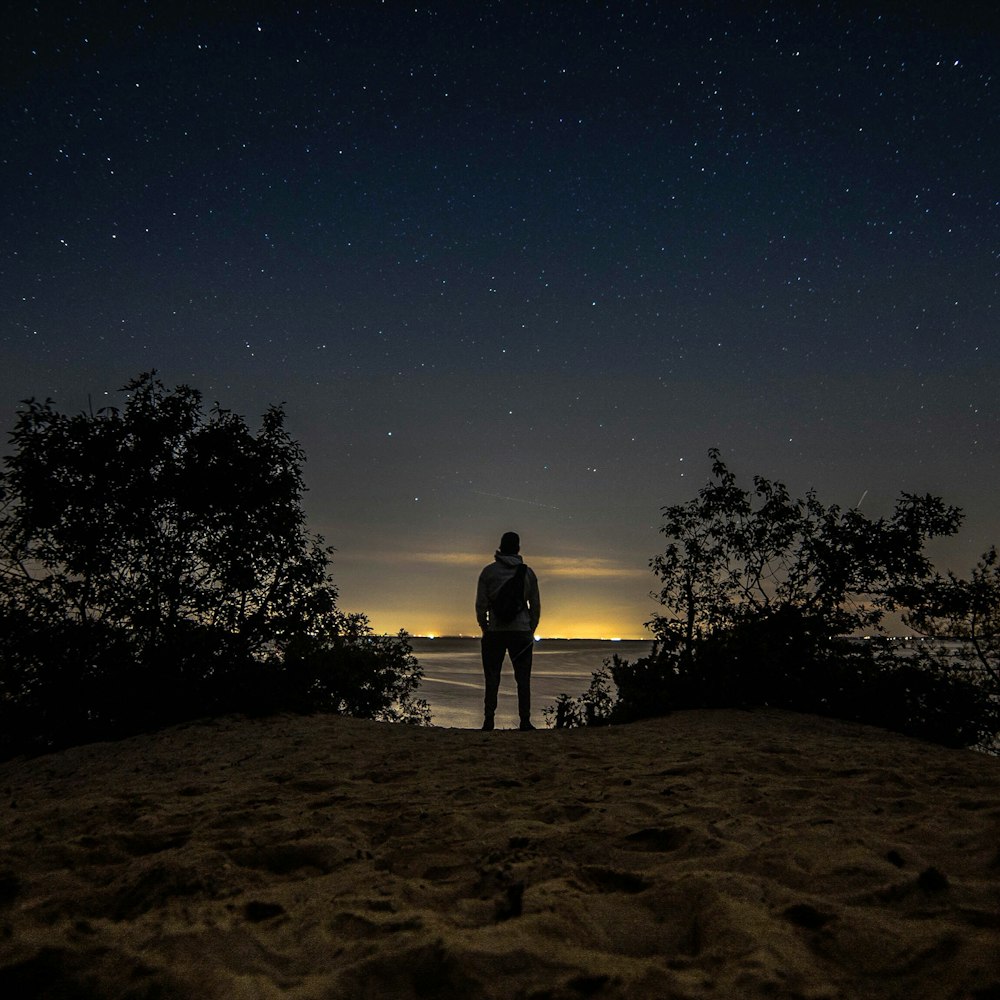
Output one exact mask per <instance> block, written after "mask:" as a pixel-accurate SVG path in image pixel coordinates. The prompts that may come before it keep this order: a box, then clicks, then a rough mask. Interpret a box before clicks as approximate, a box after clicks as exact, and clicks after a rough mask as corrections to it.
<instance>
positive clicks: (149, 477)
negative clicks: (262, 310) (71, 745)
mask: <svg viewBox="0 0 1000 1000" xmlns="http://www.w3.org/2000/svg"><path fill="white" fill-rule="evenodd" d="M123 391H124V392H125V393H126V401H125V404H124V407H123V408H122V409H120V410H119V409H117V408H107V409H103V410H101V411H99V412H98V413H96V414H94V413H81V414H76V415H67V414H64V413H61V412H59V411H58V410H57V409H56V408H55V406H54V404H53V403H52V402H51V401H46V402H44V403H41V402H38V401H36V400H28V401H26V403H25V404H24V408H23V409H22V411H21V412H20V413H19V416H18V419H17V422H16V424H15V427H14V430H13V432H12V433H11V435H10V438H11V444H12V446H13V453H12V454H10V455H8V456H6V458H5V460H4V469H3V471H2V472H0V623H2V625H3V628H2V634H0V720H2V723H0V725H2V729H3V732H4V734H5V736H4V737H3V738H4V739H5V741H6V742H7V744H8V748H7V749H8V751H11V750H14V749H17V748H20V747H23V746H26V745H28V744H31V743H37V744H38V745H39V746H42V747H44V746H48V745H58V744H65V743H68V742H75V741H78V740H80V739H86V738H96V737H99V736H108V735H117V734H120V733H123V732H128V731H135V730H138V729H144V728H148V727H150V726H153V725H159V724H163V723H165V722H170V721H175V720H176V719H179V718H190V717H193V716H197V715H205V714H210V713H215V712H221V711H233V710H264V709H268V710H274V709H277V710H280V709H282V708H285V707H296V708H299V709H302V710H312V709H317V708H322V709H325V710H330V711H343V712H350V713H352V714H359V715H365V716H367V717H370V718H382V719H400V720H407V721H420V720H422V719H426V717H427V710H426V705H425V704H424V703H422V702H416V701H414V700H413V697H412V696H413V693H414V691H415V690H416V687H417V685H418V684H419V680H420V673H419V670H418V668H417V665H416V661H415V660H414V658H413V657H412V656H411V655H410V650H409V646H408V645H407V644H406V641H405V638H404V637H402V636H399V637H395V638H390V639H386V638H383V637H377V636H373V635H372V634H371V630H370V629H369V627H368V625H367V621H366V620H365V619H364V617H363V616H360V615H345V614H344V613H342V612H340V611H339V609H338V607H337V590H336V587H335V586H334V584H333V582H332V579H331V577H330V575H329V572H328V567H329V559H330V555H331V553H332V549H329V548H327V547H325V546H324V545H323V540H322V539H321V538H320V537H318V536H314V535H312V534H310V532H309V531H308V530H307V527H306V523H305V514H304V511H303V508H302V503H301V499H302V493H303V490H304V488H305V487H304V483H303V479H302V463H303V460H304V456H303V453H302V449H301V447H300V446H299V445H298V444H297V443H296V442H295V441H294V440H292V438H291V437H290V436H289V435H288V433H287V431H286V430H285V427H284V414H283V412H282V410H281V409H280V408H278V407H272V408H270V409H268V411H267V412H266V413H265V414H264V417H263V418H262V421H261V426H260V429H259V430H258V431H257V432H256V433H254V432H253V431H252V430H251V429H250V427H249V426H248V425H247V423H246V421H245V420H244V419H243V418H242V417H240V416H237V415H235V414H233V413H232V412H230V411H228V410H224V409H222V408H220V407H219V406H218V405H216V406H215V407H213V408H212V409H211V411H210V412H209V413H208V414H207V415H206V414H205V413H204V410H203V408H202V402H201V396H200V394H199V393H198V392H197V391H196V390H194V389H191V388H189V387H187V386H179V387H177V388H176V389H174V390H173V391H167V390H166V389H165V388H164V386H163V385H162V383H161V382H160V381H159V380H157V379H156V378H155V377H154V374H153V373H148V374H144V375H140V376H139V377H138V378H136V379H134V380H132V381H131V382H130V383H129V384H128V385H127V386H126V387H125V389H124V390H123ZM306 663H308V664H309V667H308V669H306V668H305V667H304V666H303V664H306Z"/></svg>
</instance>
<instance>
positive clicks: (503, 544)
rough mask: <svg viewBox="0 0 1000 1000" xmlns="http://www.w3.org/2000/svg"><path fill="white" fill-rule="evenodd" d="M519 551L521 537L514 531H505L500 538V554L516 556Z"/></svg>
mask: <svg viewBox="0 0 1000 1000" xmlns="http://www.w3.org/2000/svg"><path fill="white" fill-rule="evenodd" d="M520 551H521V539H520V537H519V536H518V533H517V532H516V531H505V532H504V533H503V536H502V537H501V539H500V555H502V556H516V555H517V554H518V552H520Z"/></svg>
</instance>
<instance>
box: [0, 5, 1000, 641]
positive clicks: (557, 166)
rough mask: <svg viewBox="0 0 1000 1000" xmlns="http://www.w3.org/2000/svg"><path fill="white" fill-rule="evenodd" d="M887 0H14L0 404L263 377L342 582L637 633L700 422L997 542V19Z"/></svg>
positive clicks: (715, 439)
mask: <svg viewBox="0 0 1000 1000" xmlns="http://www.w3.org/2000/svg"><path fill="white" fill-rule="evenodd" d="M949 6H951V5H949V4H945V3H941V4H926V3H925V4H921V3H909V4H903V3H890V4H862V3H833V2H820V3H815V2H814V3H801V4H799V3H784V4H782V3H770V4H761V3H753V2H749V3H705V4H695V3H669V4H668V3H662V4H658V3H649V4H644V3H627V2H609V3H583V2H577V3H572V2H558V3H541V2H539V3H532V4H528V3H511V2H495V3H490V2H482V0H480V2H475V3H472V2H468V3H430V4H425V3H416V2H413V3H409V4H403V3H376V2H371V3H362V2H343V3H329V4H320V3H310V4H306V5H303V6H301V7H299V8H298V9H296V6H295V4H292V3H289V4H270V5H255V4H253V3H241V4H218V3H209V2H206V3H201V4H197V5H194V4H192V5H184V4H178V3H176V2H175V3H168V2H162V0H150V2H146V3H143V2H125V3H112V2H108V3H97V2H93V3H88V2H82V3H69V2H66V0H63V2H58V3H51V4H42V3H39V4H37V7H38V8H39V9H37V10H36V5H32V4H21V3H15V4H14V5H13V7H14V10H13V11H12V12H8V14H7V17H6V19H5V24H4V25H3V27H2V29H0V33H2V34H0V38H2V43H0V44H2V54H3V58H2V59H0V305H2V312H0V345H2V352H3V364H2V366H0V416H2V418H3V427H4V429H5V430H7V429H10V427H12V425H13V421H14V415H15V410H16V406H17V402H18V400H21V399H23V398H26V397H29V396H36V397H41V398H44V397H47V396H48V397H52V398H54V399H55V400H56V402H57V404H58V405H59V406H60V407H61V408H62V409H65V410H69V411H78V410H81V409H84V408H85V407H86V406H87V405H88V397H89V398H90V399H91V400H92V401H93V405H94V406H95V407H96V406H98V405H104V404H106V403H110V402H115V401H117V400H116V399H115V396H116V390H117V389H118V388H119V387H120V386H121V385H122V384H123V383H124V382H125V381H126V380H127V379H128V378H130V377H131V376H134V375H136V374H138V373H139V372H140V371H145V370H149V369H156V370H157V371H158V372H159V374H160V377H161V378H162V379H163V380H164V381H165V382H166V383H167V384H168V385H174V384H177V383H179V382H184V383H187V384H190V385H192V386H194V387H196V388H198V389H200V390H201V391H202V392H203V393H204V396H205V399H206V403H207V404H211V403H212V402H214V401H216V400H218V401H219V402H220V403H222V405H223V406H225V407H227V408H230V409H234V410H236V411H238V412H240V413H244V414H245V415H247V417H248V418H249V419H250V420H251V422H252V423H256V420H257V417H258V416H259V414H260V413H261V412H262V411H263V410H264V409H265V408H266V406H267V405H268V404H270V403H284V404H285V409H286V412H287V415H288V425H289V429H290V431H291V433H292V434H293V435H294V436H295V437H296V438H297V439H298V440H299V441H301V442H302V444H303V445H304V447H305V449H306V453H307V456H308V462H307V466H306V470H305V474H306V481H307V484H308V485H309V487H310V491H309V493H308V494H307V498H306V503H307V508H308V511H309V514H310V519H311V524H312V526H313V528H314V529H315V530H317V531H319V532H321V533H322V534H323V535H324V536H325V537H326V539H327V541H328V542H329V543H331V544H332V545H334V546H335V547H336V549H337V553H336V556H335V558H334V576H335V579H336V581H337V582H338V584H339V586H340V589H341V601H342V605H343V606H344V608H345V609H347V610H362V611H365V612H367V613H368V614H369V615H370V617H371V619H372V623H373V625H374V626H375V627H376V628H377V629H378V630H380V631H381V630H385V631H395V630H396V629H399V628H405V629H407V630H408V631H410V632H413V633H416V634H425V633H443V632H447V633H458V632H466V633H472V632H474V631H475V629H476V625H475V617H474V615H473V611H472V602H473V598H474V590H475V581H476V576H477V574H478V571H479V569H480V568H481V566H482V565H484V564H485V563H486V562H488V561H490V559H491V558H492V553H493V549H494V548H495V546H496V544H497V541H498V539H499V536H500V534H501V532H503V531H505V530H508V529H513V530H517V531H519V532H520V533H521V537H522V543H523V554H524V555H525V557H526V559H527V561H528V562H529V563H530V564H531V565H532V566H534V567H535V569H536V570H537V572H538V574H539V577H540V580H541V587H542V600H543V620H542V624H541V627H540V629H539V634H540V635H543V636H545V635H577V636H641V635H643V634H644V633H643V622H645V621H646V620H647V619H648V618H649V617H650V615H651V614H652V613H653V612H654V611H655V607H656V606H655V605H654V603H653V602H652V601H651V599H650V598H649V591H650V590H651V589H652V588H653V586H654V585H655V583H656V581H655V579H654V577H653V576H652V574H651V573H650V571H649V569H648V560H649V558H650V557H651V556H652V555H654V554H655V553H656V552H657V551H659V550H660V549H661V548H662V543H663V540H662V537H661V536H660V535H659V534H658V526H659V519H660V514H659V511H660V507H661V506H662V505H664V504H669V503H677V502H680V501H682V500H685V499H688V498H689V497H691V496H693V495H694V493H695V492H696V490H697V489H698V487H700V486H701V485H702V484H703V483H704V482H705V481H706V479H707V477H708V472H709V462H708V459H707V457H706V452H707V450H708V449H709V448H710V447H713V446H719V447H720V448H721V449H722V452H723V456H724V458H725V459H726V460H727V462H728V463H729V464H730V466H731V468H733V469H734V470H735V471H736V472H737V473H738V474H740V475H741V476H742V477H743V478H744V479H745V480H746V481H747V482H748V483H749V479H750V477H751V475H752V474H753V473H761V474H763V475H765V476H767V477H769V478H777V479H780V480H783V481H784V482H786V483H787V484H788V485H789V487H790V488H791V489H792V490H793V492H802V491H804V490H806V489H807V488H809V487H811V486H815V487H816V488H817V490H818V491H819V495H820V498H821V499H822V500H824V501H825V502H827V503H833V502H836V503H839V504H841V505H843V506H853V505H855V504H857V503H858V502H859V501H860V500H861V498H862V497H864V499H863V506H862V510H864V511H865V512H866V513H868V514H869V515H871V516H875V515H879V514H883V513H888V512H889V511H890V510H891V504H892V500H893V498H894V497H895V496H896V495H897V494H898V492H899V491H900V490H907V491H910V492H917V493H924V492H931V493H935V494H938V495H941V496H943V497H944V498H945V499H946V500H948V501H949V502H952V503H956V504H958V505H960V506H962V507H963V508H964V509H965V510H966V513H967V519H966V524H965V527H964V528H963V530H962V533H961V534H960V535H959V537H958V539H956V540H953V541H951V542H950V543H947V544H945V545H942V546H941V547H940V548H939V549H937V550H935V554H936V555H937V556H938V557H939V559H940V564H941V566H942V568H943V567H945V566H950V567H952V568H954V569H956V570H957V571H959V572H962V573H965V572H968V570H969V568H970V567H971V565H972V563H973V562H974V561H975V559H976V557H977V556H978V555H979V554H980V553H981V552H982V551H983V550H984V549H985V548H986V547H987V546H988V545H989V544H990V543H991V542H1000V510H998V504H997V494H998V488H1000V434H998V431H1000V406H998V389H997V386H998V376H1000V329H998V326H1000V323H998V321H1000V296H998V269H1000V262H998V257H1000V238H998V234H1000V128H998V124H1000V101H998V97H1000V73H998V71H1000V27H998V22H997V16H996V15H995V14H993V15H990V14H988V13H983V12H982V11H983V10H988V9H989V8H988V5H984V7H982V8H980V7H979V6H977V5H974V4H973V5H970V4H956V5H955V6H960V7H961V12H955V11H949Z"/></svg>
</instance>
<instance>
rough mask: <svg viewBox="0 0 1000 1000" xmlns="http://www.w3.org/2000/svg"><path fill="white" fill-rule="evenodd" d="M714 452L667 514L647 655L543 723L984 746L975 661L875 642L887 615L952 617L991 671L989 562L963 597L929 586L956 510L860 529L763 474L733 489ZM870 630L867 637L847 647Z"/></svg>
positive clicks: (903, 511) (993, 580) (911, 509)
mask: <svg viewBox="0 0 1000 1000" xmlns="http://www.w3.org/2000/svg"><path fill="white" fill-rule="evenodd" d="M709 455H710V458H711V459H712V478H711V480H710V481H709V483H708V484H707V485H706V486H705V487H704V488H703V489H702V490H701V491H699V493H698V495H697V496H696V497H695V498H694V499H693V500H691V501H689V502H688V503H685V504H679V505H676V506H671V507H666V508H664V511H663V514H664V524H663V527H662V529H661V530H662V532H663V533H664V534H665V535H666V536H667V539H668V543H667V546H666V549H665V551H664V552H663V553H662V554H661V555H658V556H656V557H655V558H654V559H653V560H651V566H652V568H653V570H654V572H655V573H656V575H657V577H658V578H659V580H660V583H661V589H660V591H659V593H658V596H659V600H660V603H661V605H662V606H663V608H664V613H663V614H659V615H657V616H656V617H654V618H653V620H652V621H651V622H650V623H648V627H650V628H651V629H652V631H653V633H654V635H655V639H656V641H655V643H654V645H653V648H652V650H651V652H650V654H649V655H648V656H646V657H640V658H639V659H638V660H635V661H631V662H630V661H627V660H622V659H620V658H618V657H614V658H613V659H612V660H611V661H608V662H607V663H606V664H605V667H604V668H603V669H602V670H600V671H597V672H596V673H595V674H594V677H593V679H592V682H591V685H590V688H589V689H588V691H586V692H584V693H583V694H582V695H580V696H579V697H577V698H575V699H573V698H570V697H568V696H566V695H563V696H562V697H561V698H560V699H559V700H558V701H557V703H556V705H555V706H554V707H553V708H552V709H550V710H549V712H548V715H549V716H550V718H552V719H553V720H554V722H555V724H556V725H557V726H558V725H564V726H566V725H601V724H607V723H615V722H628V721H633V720H635V719H641V718H647V717H650V716H655V715H662V714H665V713H666V712H668V711H671V710H673V709H682V708H720V707H735V706H739V707H749V706H755V705H769V706H775V707H781V708H788V709H794V710H797V711H803V712H813V713H818V714H823V715H832V716H836V717H839V718H845V719H852V720H856V721H860V722H866V723H870V724H874V725H879V726H883V727H886V728H890V729H894V730H898V731H900V732H905V733H909V734H911V735H915V736H919V737H921V738H924V739H929V740H934V741H936V742H939V743H944V744H947V745H951V746H972V745H988V744H990V742H991V741H992V740H993V739H994V738H995V736H996V734H997V732H998V730H1000V700H998V698H997V695H998V694H1000V691H998V690H997V685H995V684H992V683H984V682H983V675H982V674H977V673H976V672H975V671H973V670H970V669H969V664H968V662H967V661H968V660H969V659H970V657H969V656H967V655H964V654H963V653H962V652H961V650H959V651H958V653H957V654H956V653H955V652H954V651H952V650H945V649H936V650H932V649H928V648H926V647H919V648H917V649H915V650H914V649H905V650H904V649H901V647H900V646H899V644H895V643H891V642H889V641H888V640H886V639H885V637H884V636H883V635H882V624H883V620H884V617H885V615H886V614H887V613H888V612H889V611H897V612H900V611H901V612H904V613H905V612H907V611H909V614H910V617H911V618H916V617H919V618H920V621H921V622H923V623H924V624H925V625H928V624H929V623H934V622H937V623H939V624H940V622H941V621H943V620H946V621H949V622H951V623H954V622H955V621H956V620H957V619H961V620H962V621H964V622H965V628H966V635H970V634H972V633H971V630H973V629H974V628H978V630H979V631H978V635H979V638H980V640H981V641H980V643H979V646H978V648H979V649H980V650H981V651H982V650H989V649H992V650H994V653H993V656H994V662H995V649H996V648H997V647H996V645H995V643H996V635H997V632H996V628H995V623H996V622H998V621H1000V615H998V614H996V609H997V608H998V607H1000V600H998V596H1000V575H996V576H994V575H991V573H992V569H993V567H994V566H995V562H989V561H987V562H985V563H984V564H982V565H981V566H980V568H979V572H978V576H976V577H974V582H975V583H976V586H974V587H972V586H970V585H967V584H965V583H964V582H963V581H958V580H956V579H955V578H954V577H951V578H949V579H948V580H947V581H945V580H943V579H942V578H940V577H938V576H936V575H935V574H934V572H933V568H932V567H931V564H930V562H929V560H928V558H927V557H926V555H925V554H924V545H925V542H926V541H927V540H928V539H930V538H933V537H935V536H941V535H950V534H952V533H954V532H955V531H956V530H957V528H958V525H959V523H960V521H961V512H960V511H959V510H958V509H957V508H954V507H949V506H946V505H945V504H944V503H943V502H942V501H941V500H940V499H939V498H936V497H932V496H924V497H918V496H913V495H910V494H903V495H902V496H901V497H900V498H899V500H898V501H897V503H896V506H895V509H894V511H893V514H892V516H891V517H889V518H883V519H879V520H870V519H869V518H867V517H865V516H864V515H863V514H861V512H860V511H857V510H848V511H842V510H840V509H839V508H838V507H836V506H831V507H826V506H824V505H823V504H822V503H821V502H820V501H819V499H818V498H817V497H816V495H815V494H814V493H811V492H810V493H809V494H807V495H806V497H805V498H804V499H793V498H791V497H790V496H789V494H788V491H787V489H786V488H785V486H784V485H783V484H781V483H778V482H772V481H769V480H766V479H764V478H763V477H760V476H758V477H756V478H755V479H754V484H753V488H752V490H746V489H743V488H741V487H740V486H739V485H738V484H737V482H736V479H735V476H734V475H733V474H732V473H731V472H730V470H729V469H728V468H727V467H726V466H725V464H724V463H723V462H722V461H721V459H720V458H719V453H718V452H717V451H714V450H713V451H712V452H710V453H709ZM984 558H987V559H988V557H984ZM991 587H992V589H991ZM970 593H974V594H975V595H976V601H978V603H976V602H975V601H972V600H971V598H969V596H968V595H969V594H970ZM984 595H985V596H984ZM990 599H992V604H990ZM987 607H990V608H992V609H993V612H992V613H993V617H992V618H990V617H989V615H988V614H987V612H986V611H985V610H984V608H987ZM918 608H919V609H920V614H919V615H918V614H917V612H916V611H915V610H914V609H918ZM970 608H974V609H978V610H970ZM949 615H950V616H949ZM963 615H964V618H963V617H962V616H963ZM935 616H936V617H935ZM987 623H988V624H987ZM990 629H992V631H989V630H990ZM864 632H867V633H870V634H874V636H875V638H874V639H873V640H870V641H861V640H859V639H858V638H856V636H857V634H858V633H864ZM987 632H988V633H989V635H991V636H992V637H993V642H994V645H993V646H990V645H989V641H988V639H987V637H986V633H987ZM959 634H961V633H960V630H959ZM852 635H853V636H855V638H853V639H852V638H851V636H852ZM988 665H989V661H988V657H987V666H988ZM989 676H990V675H989V674H986V678H987V680H988V679H989ZM994 679H995V678H994Z"/></svg>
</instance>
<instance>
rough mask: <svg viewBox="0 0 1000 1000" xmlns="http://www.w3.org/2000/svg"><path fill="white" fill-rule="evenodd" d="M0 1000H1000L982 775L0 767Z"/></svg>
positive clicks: (384, 736)
mask: <svg viewBox="0 0 1000 1000" xmlns="http://www.w3.org/2000/svg"><path fill="white" fill-rule="evenodd" d="M0 792H2V800H0V816H2V831H0V833H2V842H0V852H2V853H0V996H3V997H11V998H15V997H16V998H21V997H53V998H54V997H82V998H90V997H92V998H105V997H136V998H138V997H148V998H154V997H155V998H172V997H192V998H194V997H197V998H214V997H219V998H223V997H225V998H229V997H255V998H256V997H278V996H281V997H330V998H367V997H371V998H396V997H456V998H458V997H462V998H466V997H498V998H500V997H502V998H505V1000H511V998H519V997H525V998H526V997H536V998H543V997H544V998H578V997H641V998H688V997H727V998H731V997H768V998H774V997H810V998H821V997H822V998H833V997H840V998H845V1000H847V998H850V1000H855V998H868V997H899V998H907V1000H918V998H925V997H942V998H944V997H948V998H969V1000H997V998H1000V759H997V758H991V757H987V756H984V755H981V754H976V753H972V752H966V751H952V750H945V749H942V748H940V747H936V746H931V745H927V744H923V743H919V742H916V741H914V740H909V739H906V738H904V737H900V736H896V735H892V734H889V733H884V732H881V731H879V730H874V729H868V728H864V727H861V726H855V725H848V724H843V723H838V722H833V721H827V720H821V719H815V718H811V717H808V716H796V715H792V714H786V713H780V712H770V711H760V712H753V713H746V712H684V713H678V714H676V715H674V716H671V717H669V718H666V719H662V720H657V721H653V722H648V723H642V724H637V725H632V726H624V727H619V728H614V729H604V730H590V731H585V730H577V731H560V732H556V731H539V732H535V733H518V732H514V731H498V732H494V733H480V732H478V731H466V730H453V729H412V728H407V727H399V726H387V725H378V724H374V723H367V722H360V721H356V720H350V719H340V718H330V717H314V718H302V717H288V716H283V717H279V718H275V719H269V720H244V719H224V720H221V721H217V722H206V723H197V724H193V725H188V726H183V727H179V728H175V729H171V730H168V731H165V732H162V733H159V734H155V735H152V736H146V737H140V738H136V739H132V740H128V741H125V742H122V743H117V744H95V745H92V746H87V747H80V748H76V749H73V750H69V751H66V752H63V753H59V754H54V755H51V756H47V757H42V758H38V759H35V760H16V761H11V762H8V763H6V764H3V765H0Z"/></svg>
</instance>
